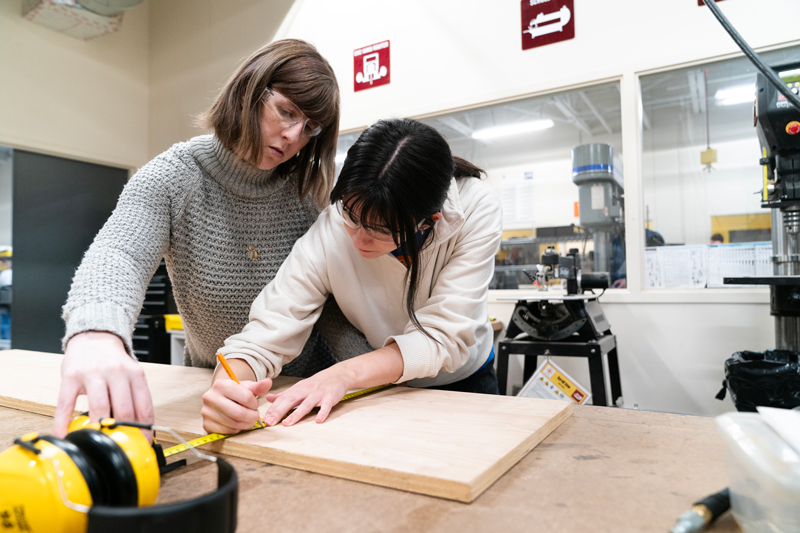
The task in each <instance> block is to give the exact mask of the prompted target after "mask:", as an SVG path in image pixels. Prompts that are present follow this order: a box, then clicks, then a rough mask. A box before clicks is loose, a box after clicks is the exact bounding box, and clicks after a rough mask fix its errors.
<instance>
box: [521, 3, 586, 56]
mask: <svg viewBox="0 0 800 533" xmlns="http://www.w3.org/2000/svg"><path fill="white" fill-rule="evenodd" d="M574 38H575V8H574V6H573V0H522V49H523V50H528V49H529V48H536V47H537V46H544V45H546V44H553V43H557V42H559V41H566V40H567V39H574Z"/></svg>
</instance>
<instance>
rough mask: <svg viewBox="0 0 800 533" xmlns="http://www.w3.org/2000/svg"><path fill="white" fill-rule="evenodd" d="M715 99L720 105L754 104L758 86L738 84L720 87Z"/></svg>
mask: <svg viewBox="0 0 800 533" xmlns="http://www.w3.org/2000/svg"><path fill="white" fill-rule="evenodd" d="M714 99H715V100H716V101H717V103H718V104H719V105H737V104H746V103H751V104H752V103H753V102H754V101H755V99H756V86H755V85H754V84H753V85H737V86H736V87H728V88H727V89H720V90H718V91H717V92H716V93H715V94H714Z"/></svg>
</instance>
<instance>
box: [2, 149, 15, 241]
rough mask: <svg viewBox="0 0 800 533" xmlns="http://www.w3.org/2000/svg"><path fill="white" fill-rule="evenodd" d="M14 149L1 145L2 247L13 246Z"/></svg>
mask: <svg viewBox="0 0 800 533" xmlns="http://www.w3.org/2000/svg"><path fill="white" fill-rule="evenodd" d="M11 155H12V151H11V149H10V148H6V147H5V146H0V247H2V246H11V196H12V195H11V191H12V188H11V168H12V161H13V159H12V157H11Z"/></svg>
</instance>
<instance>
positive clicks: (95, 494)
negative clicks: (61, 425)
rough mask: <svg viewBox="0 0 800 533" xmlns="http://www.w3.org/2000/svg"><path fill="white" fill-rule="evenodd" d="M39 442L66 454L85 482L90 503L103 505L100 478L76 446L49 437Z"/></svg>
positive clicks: (103, 498)
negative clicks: (43, 442) (47, 443)
mask: <svg viewBox="0 0 800 533" xmlns="http://www.w3.org/2000/svg"><path fill="white" fill-rule="evenodd" d="M39 440H44V441H47V442H49V443H50V444H52V445H53V446H56V447H58V448H60V449H61V450H62V451H63V452H64V453H66V454H67V455H68V456H69V458H70V459H72V462H73V463H75V466H76V467H78V470H79V471H80V473H81V475H82V476H83V479H84V481H86V485H87V486H88V487H89V493H90V494H91V495H92V503H93V504H95V505H97V504H98V503H105V495H104V493H103V492H104V491H103V484H102V483H101V482H100V476H98V475H97V470H96V469H95V467H94V466H92V465H91V464H90V463H89V461H87V460H86V457H85V456H84V455H83V453H82V452H81V451H80V449H79V448H78V447H77V446H75V445H74V444H72V443H71V442H68V441H66V440H64V439H57V438H56V437H52V436H49V435H48V436H46V437H41V438H40V439H39Z"/></svg>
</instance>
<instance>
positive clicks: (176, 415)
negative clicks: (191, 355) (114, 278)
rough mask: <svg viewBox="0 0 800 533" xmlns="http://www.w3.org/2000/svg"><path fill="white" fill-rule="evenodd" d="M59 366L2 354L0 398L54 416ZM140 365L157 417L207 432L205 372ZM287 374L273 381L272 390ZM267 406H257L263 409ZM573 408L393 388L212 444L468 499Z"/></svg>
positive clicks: (184, 432)
mask: <svg viewBox="0 0 800 533" xmlns="http://www.w3.org/2000/svg"><path fill="white" fill-rule="evenodd" d="M60 366H61V356H60V355H54V354H43V353H37V352H26V351H20V350H9V351H5V352H0V369H2V370H1V371H0V405H5V406H8V407H14V408H17V409H23V410H26V411H30V412H35V413H41V414H48V415H53V414H54V413H55V405H56V400H57V397H58V388H59V383H60V379H61V378H60ZM142 366H143V367H144V369H145V373H146V375H147V380H148V383H149V384H150V390H151V393H152V396H153V403H154V406H155V412H156V423H157V424H159V425H164V426H169V427H172V428H173V429H175V430H177V431H178V432H179V433H180V434H181V436H183V437H184V438H187V439H189V438H195V437H198V436H200V435H203V434H204V433H205V432H204V431H203V428H202V419H201V417H200V408H201V405H202V395H203V393H204V392H205V391H206V390H207V388H208V386H209V383H210V379H211V371H210V370H205V369H198V368H184V367H175V366H166V365H155V364H147V363H143V364H142ZM293 381H294V380H292V379H291V378H278V379H277V380H276V389H283V388H287V387H289V386H290V385H291V383H292V382H293ZM80 400H81V402H83V403H79V406H78V410H81V409H85V398H81V399H80ZM266 407H267V405H266V404H264V405H262V407H261V410H262V413H263V412H264V411H265V410H266ZM571 413H572V404H571V403H568V402H559V401H554V400H538V399H532V398H514V397H507V396H488V395H482V394H466V393H457V392H447V391H434V390H423V389H411V388H407V387H397V388H393V389H388V390H385V391H382V392H380V393H377V394H374V395H371V396H367V397H364V398H357V399H355V400H352V401H349V402H346V403H343V404H340V405H338V406H336V407H335V408H334V410H333V411H332V413H331V415H330V417H329V419H328V420H327V421H326V422H325V423H323V424H317V423H315V422H314V420H313V418H311V419H307V420H304V421H302V422H300V423H299V424H297V425H295V426H292V427H290V428H285V427H282V426H279V427H273V428H266V429H262V430H258V431H254V432H251V433H248V434H245V435H239V436H236V437H233V438H229V439H225V440H222V441H217V442H215V443H212V444H209V445H208V446H209V448H210V449H214V450H216V451H220V452H222V453H226V454H230V455H234V456H239V457H245V458H249V459H255V460H259V461H265V462H269V463H274V464H279V465H283V466H288V467H293V468H299V469H302V470H308V471H311V472H317V473H322V474H328V475H332V476H337V477H342V478H346V479H351V480H356V481H363V482H366V483H373V484H376V485H382V486H386V487H392V488H396V489H402V490H407V491H411V492H418V493H422V494H427V495H430V496H439V497H442V498H448V499H452V500H458V501H463V502H470V501H472V500H474V499H475V498H476V497H477V496H478V495H480V494H481V493H482V492H483V491H484V490H485V489H486V488H487V487H489V486H490V485H491V484H492V483H493V482H494V481H495V480H497V479H498V478H499V477H500V476H502V475H503V474H504V473H505V472H506V471H507V470H508V469H509V468H511V467H512V466H513V465H514V464H515V463H516V462H517V461H519V459H521V458H522V457H523V456H525V454H527V453H528V452H529V451H530V450H531V449H533V447H534V446H536V444H538V443H539V442H540V441H541V440H542V439H544V437H546V436H547V435H548V434H549V433H550V432H551V431H553V430H554V429H555V428H556V427H558V425H559V424H561V422H563V421H564V420H565V419H566V418H568V417H569V416H570V414H571ZM159 437H160V438H161V439H162V440H165V436H164V435H162V434H159Z"/></svg>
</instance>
